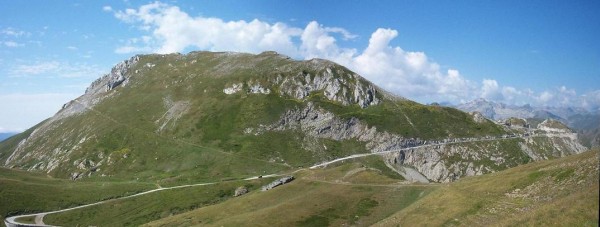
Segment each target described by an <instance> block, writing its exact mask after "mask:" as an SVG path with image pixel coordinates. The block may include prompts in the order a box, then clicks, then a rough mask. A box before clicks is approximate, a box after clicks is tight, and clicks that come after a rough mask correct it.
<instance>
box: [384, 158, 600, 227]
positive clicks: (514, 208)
mask: <svg viewBox="0 0 600 227" xmlns="http://www.w3.org/2000/svg"><path fill="white" fill-rule="evenodd" d="M598 155H599V151H598V150H595V151H589V152H586V153H583V154H579V155H573V156H569V157H565V158H561V159H555V160H549V161H541V162H537V163H532V164H527V165H523V166H519V167H515V168H512V169H508V170H506V171H502V172H498V173H492V174H488V175H483V176H478V177H469V178H465V179H461V180H459V181H457V182H455V183H452V184H449V185H447V186H443V187H440V188H439V189H438V190H436V191H434V192H432V193H431V194H429V195H428V196H427V197H425V198H423V199H421V200H419V201H417V202H416V203H414V204H412V205H411V206H409V207H408V208H406V209H404V210H401V211H399V212H397V213H396V214H394V215H393V216H392V217H389V218H387V219H385V220H383V221H381V222H379V223H378V224H379V225H381V226H398V225H399V226H419V225H424V226H440V225H461V226H473V225H475V226H489V225H498V226H515V225H517V226H520V225H535V226H547V225H553V226H554V225H560V226H597V225H598V210H599V204H598V199H599V198H598V190H599V188H598Z"/></svg>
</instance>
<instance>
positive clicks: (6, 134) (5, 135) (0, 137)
mask: <svg viewBox="0 0 600 227" xmlns="http://www.w3.org/2000/svg"><path fill="white" fill-rule="evenodd" d="M15 134H17V133H13V132H3V133H0V142H1V141H3V140H5V139H8V138H10V137H11V136H14V135H15Z"/></svg>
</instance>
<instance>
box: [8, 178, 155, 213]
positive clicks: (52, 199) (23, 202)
mask: <svg viewBox="0 0 600 227" xmlns="http://www.w3.org/2000/svg"><path fill="white" fill-rule="evenodd" d="M154 187H155V185H154V184H151V183H144V182H132V181H119V180H115V179H111V180H104V181H93V180H88V179H86V180H81V181H76V182H74V181H71V180H63V179H55V178H51V177H48V176H46V175H45V174H37V173H31V172H26V171H22V170H14V169H5V168H0V219H2V220H3V219H4V218H5V217H7V216H13V215H18V214H29V213H35V212H43V211H52V210H57V209H61V208H68V207H74V206H78V205H83V204H88V203H92V202H97V201H101V200H106V199H110V198H117V197H122V196H126V195H131V194H134V193H136V192H141V191H146V190H149V189H153V188H154Z"/></svg>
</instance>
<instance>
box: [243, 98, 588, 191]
mask: <svg viewBox="0 0 600 227" xmlns="http://www.w3.org/2000/svg"><path fill="white" fill-rule="evenodd" d="M484 120H485V118H484ZM521 128H522V127H521ZM291 129H299V130H301V131H302V132H304V133H305V134H306V135H309V136H312V137H317V138H327V139H333V140H338V141H339V140H350V139H356V140H358V141H361V142H366V146H365V150H367V151H370V152H373V153H375V152H382V151H393V150H400V149H403V148H410V147H415V148H414V149H410V150H408V151H399V152H392V153H389V154H386V155H385V157H386V160H387V161H388V162H389V163H390V164H392V165H399V166H396V167H395V169H396V170H397V171H400V170H404V173H405V174H409V175H411V174H410V173H411V172H410V171H411V169H414V170H416V171H418V172H419V173H421V174H422V175H423V176H424V177H426V178H427V179H428V180H430V181H434V182H451V181H454V180H457V179H459V178H460V177H463V176H474V175H481V174H484V173H490V172H495V171H498V170H502V169H506V168H509V167H513V166H516V165H519V164H524V163H527V162H529V161H530V160H543V159H548V158H551V157H562V156H566V155H569V154H574V153H581V152H583V151H584V150H585V147H583V146H582V145H581V144H579V143H578V142H577V139H576V134H574V133H569V134H565V133H562V134H556V133H554V134H552V133H551V132H552V131H549V132H548V133H546V132H545V131H542V132H541V133H542V134H540V135H538V136H537V137H532V138H527V137H526V138H525V139H519V138H516V136H508V135H506V136H501V137H498V138H490V139H495V140H494V141H483V142H477V141H478V140H480V138H457V139H444V140H441V141H424V140H419V139H412V138H404V137H402V136H399V135H395V134H391V133H388V132H379V131H377V128H375V127H369V126H368V125H367V124H365V123H363V122H361V121H360V120H358V119H356V118H350V119H347V120H342V119H340V118H338V117H337V116H335V115H334V114H333V113H331V112H328V111H325V110H323V109H320V108H318V107H316V106H314V105H313V104H312V103H308V105H307V106H306V107H305V108H303V109H296V110H289V111H287V112H286V113H284V114H283V115H282V116H281V118H280V120H279V121H278V122H276V123H274V124H272V125H267V126H262V127H259V128H256V129H247V130H246V133H253V134H255V135H258V134H261V133H263V132H264V131H283V130H291ZM508 139H510V140H511V141H512V142H510V143H508V144H506V143H503V140H508ZM516 140H519V141H516ZM542 142H543V143H545V144H544V146H538V145H536V143H542ZM445 143H451V144H447V145H445ZM505 146H507V147H505ZM514 146H517V147H520V150H517V151H516V152H519V153H517V154H510V155H509V154H507V153H506V151H504V150H505V149H509V148H508V147H514ZM487 160H491V162H490V161H487ZM405 167H407V168H408V169H406V168H405ZM400 172H402V171H400ZM409 175H407V176H409ZM412 175H414V176H417V174H412ZM414 180H415V181H419V182H426V180H423V179H422V178H421V177H418V176H417V177H415V179H414Z"/></svg>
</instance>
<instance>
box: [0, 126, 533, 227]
mask: <svg viewBox="0 0 600 227" xmlns="http://www.w3.org/2000/svg"><path fill="white" fill-rule="evenodd" d="M517 138H523V137H522V136H516V137H492V138H481V139H476V140H468V141H453V142H444V143H433V144H423V145H418V146H412V147H406V148H402V149H396V150H388V151H380V152H373V153H364V154H354V155H350V156H346V157H342V158H338V159H334V160H331V161H327V162H323V163H320V164H316V165H313V166H311V167H308V169H315V168H320V167H326V166H327V165H330V164H332V163H336V162H340V161H344V160H348V159H354V158H360V157H365V156H370V155H382V154H387V153H393V152H399V151H403V150H410V149H415V148H420V147H429V146H439V145H445V144H456V143H471V142H478V141H491V140H504V139H517ZM305 169H306V168H302V169H298V170H296V171H294V172H293V173H296V172H299V171H302V170H305ZM283 175H285V174H278V173H275V174H269V175H263V176H254V177H249V178H245V179H242V180H244V181H249V180H255V179H258V178H270V177H277V176H283ZM218 183H220V182H209V183H198V184H188V185H180V186H173V187H164V188H157V189H153V190H149V191H145V192H140V193H138V194H134V195H130V196H125V197H120V198H115V199H109V200H105V201H100V202H96V203H90V204H86V205H81V206H76V207H72V208H67V209H62V210H55V211H50V212H43V213H37V214H26V215H17V216H12V217H8V218H6V219H5V220H4V223H5V224H6V226H7V227H21V226H52V225H46V224H45V223H44V221H43V219H44V216H46V215H48V214H56V213H62V212H66V211H71V210H76V209H81V208H85V207H90V206H95V205H100V204H104V203H108V202H112V201H117V200H123V199H129V198H133V197H137V196H141V195H146V194H150V193H154V192H158V191H164V190H173V189H179V188H187V187H197V186H206V185H214V184H218ZM23 217H34V220H35V224H27V223H21V222H18V221H16V219H18V218H23Z"/></svg>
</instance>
